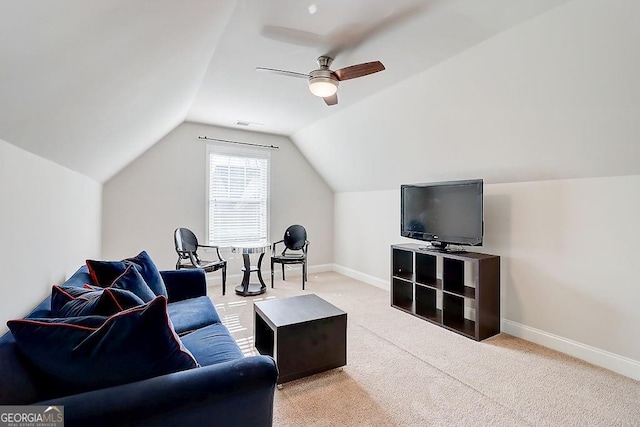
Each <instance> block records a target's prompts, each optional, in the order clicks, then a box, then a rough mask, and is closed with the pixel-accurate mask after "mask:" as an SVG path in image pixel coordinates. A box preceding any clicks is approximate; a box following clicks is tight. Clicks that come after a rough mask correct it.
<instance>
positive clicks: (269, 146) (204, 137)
mask: <svg viewBox="0 0 640 427" xmlns="http://www.w3.org/2000/svg"><path fill="white" fill-rule="evenodd" d="M198 139H205V140H207V141H218V142H226V143H227V144H240V145H250V146H252V147H260V148H272V149H274V150H277V149H279V148H280V147H278V146H277V145H263V144H254V143H252V142H240V141H229V140H228V139H219V138H209V137H208V136H199V137H198Z"/></svg>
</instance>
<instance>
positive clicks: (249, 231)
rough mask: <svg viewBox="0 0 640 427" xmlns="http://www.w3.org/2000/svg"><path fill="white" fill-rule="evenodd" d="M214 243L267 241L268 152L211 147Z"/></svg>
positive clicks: (209, 227) (211, 234)
mask: <svg viewBox="0 0 640 427" xmlns="http://www.w3.org/2000/svg"><path fill="white" fill-rule="evenodd" d="M207 154H208V156H207V157H208V169H209V185H208V196H209V201H208V208H207V209H208V224H207V230H208V240H209V244H211V245H219V246H230V245H233V244H234V243H247V242H260V243H267V242H268V230H267V224H268V210H269V209H268V194H269V153H263V152H260V151H257V150H256V151H253V150H232V151H231V150H223V149H222V148H219V147H215V146H209V148H208V150H207Z"/></svg>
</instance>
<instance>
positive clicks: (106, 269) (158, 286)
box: [86, 251, 167, 297]
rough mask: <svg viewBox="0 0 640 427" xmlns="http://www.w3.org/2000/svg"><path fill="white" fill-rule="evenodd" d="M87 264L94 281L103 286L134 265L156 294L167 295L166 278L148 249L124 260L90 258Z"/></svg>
mask: <svg viewBox="0 0 640 427" xmlns="http://www.w3.org/2000/svg"><path fill="white" fill-rule="evenodd" d="M86 264H87V268H88V269H89V274H90V275H91V280H93V283H94V284H96V285H98V286H102V287H107V286H109V285H110V284H111V283H113V281H114V280H115V279H116V278H117V277H118V276H119V275H121V274H122V273H123V272H124V270H125V269H126V268H127V266H129V265H134V266H135V267H136V269H137V270H138V272H139V273H140V274H141V275H142V278H143V279H144V281H145V282H146V283H147V285H148V286H149V288H151V290H152V291H153V294H154V295H163V296H165V297H166V296H167V287H166V286H165V284H164V280H162V275H160V271H159V270H158V267H156V265H155V264H154V262H153V261H152V260H151V257H150V256H149V254H147V252H146V251H142V252H140V253H139V254H138V255H136V256H135V257H132V258H126V259H123V260H122V261H97V260H91V259H88V260H87V261H86Z"/></svg>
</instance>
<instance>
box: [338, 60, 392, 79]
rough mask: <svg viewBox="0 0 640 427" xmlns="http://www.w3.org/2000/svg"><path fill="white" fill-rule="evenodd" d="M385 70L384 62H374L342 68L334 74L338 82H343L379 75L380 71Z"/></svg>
mask: <svg viewBox="0 0 640 427" xmlns="http://www.w3.org/2000/svg"><path fill="white" fill-rule="evenodd" d="M384 69H385V68H384V65H382V62H380V61H373V62H365V63H363V64H357V65H352V66H350V67H345V68H341V69H339V70H336V71H334V74H335V75H336V76H337V77H338V80H340V81H342V80H349V79H355V78H357V77H362V76H366V75H369V74H373V73H377V72H378V71H382V70H384Z"/></svg>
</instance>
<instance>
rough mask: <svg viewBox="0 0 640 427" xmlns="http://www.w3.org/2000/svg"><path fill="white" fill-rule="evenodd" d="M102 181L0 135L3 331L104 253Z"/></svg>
mask: <svg viewBox="0 0 640 427" xmlns="http://www.w3.org/2000/svg"><path fill="white" fill-rule="evenodd" d="M101 199H102V186H101V185H100V184H99V183H97V182H96V181H93V180H92V179H89V178H87V177H85V176H83V175H80V174H78V173H76V172H73V171H71V170H69V169H66V168H64V167H62V166H59V165H57V164H55V163H53V162H51V161H49V160H45V159H43V158H41V157H38V156H36V155H34V154H31V153H28V152H26V151H24V150H22V149H20V148H17V147H15V146H13V145H11V144H9V143H7V142H5V141H2V140H0V200H2V202H1V204H0V206H2V208H1V209H0V224H1V225H2V244H0V271H2V280H0V333H2V332H4V331H5V330H6V321H7V320H9V319H13V318H16V317H22V316H23V315H25V314H27V313H28V312H29V311H30V310H31V309H32V308H33V307H34V306H35V305H36V304H38V303H39V302H40V301H41V300H42V299H44V298H45V297H46V296H47V295H48V294H50V293H51V285H53V284H59V283H61V282H63V281H64V280H65V279H66V278H68V276H69V275H71V274H73V273H74V272H75V271H76V270H77V269H78V268H79V267H80V266H81V265H82V264H84V261H85V260H86V259H87V258H93V257H98V256H99V255H100V246H101V242H100V236H101V233H100V222H101Z"/></svg>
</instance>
